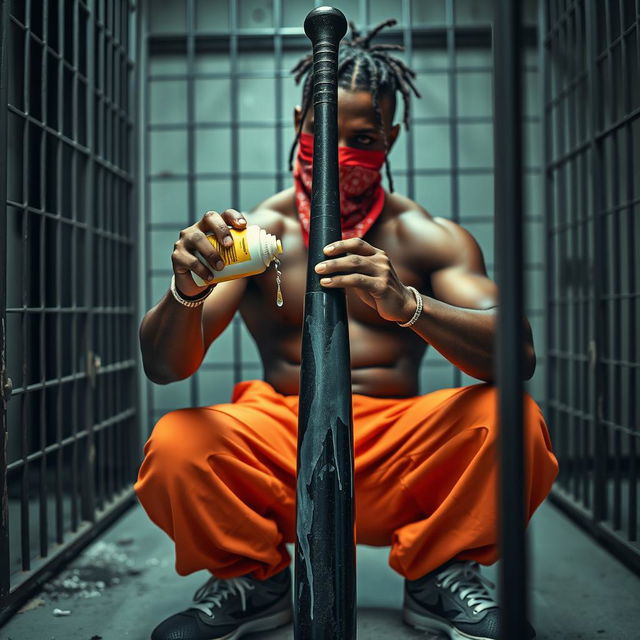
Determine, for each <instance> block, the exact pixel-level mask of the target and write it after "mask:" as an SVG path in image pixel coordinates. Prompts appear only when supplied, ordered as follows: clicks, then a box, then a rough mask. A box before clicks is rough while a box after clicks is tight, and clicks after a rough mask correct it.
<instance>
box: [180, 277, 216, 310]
mask: <svg viewBox="0 0 640 640" xmlns="http://www.w3.org/2000/svg"><path fill="white" fill-rule="evenodd" d="M213 289H214V287H211V288H210V289H209V290H208V291H206V292H205V294H204V295H203V296H202V297H200V298H197V299H196V300H185V299H184V298H183V297H182V296H181V295H180V294H179V293H178V289H176V274H175V273H174V274H173V276H172V277H171V293H172V294H173V297H174V298H175V299H176V300H177V301H178V302H179V303H180V304H182V305H184V306H185V307H199V306H200V305H201V304H202V303H203V302H204V301H205V300H206V299H207V298H208V297H209V295H210V294H211V292H212V291H213Z"/></svg>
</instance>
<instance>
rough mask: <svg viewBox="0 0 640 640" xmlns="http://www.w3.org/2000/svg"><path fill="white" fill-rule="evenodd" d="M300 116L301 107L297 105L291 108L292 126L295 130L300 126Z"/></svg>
mask: <svg viewBox="0 0 640 640" xmlns="http://www.w3.org/2000/svg"><path fill="white" fill-rule="evenodd" d="M300 118H302V107H301V106H300V105H297V106H295V107H294V108H293V126H294V128H295V131H296V132H297V131H298V127H299V126H300Z"/></svg>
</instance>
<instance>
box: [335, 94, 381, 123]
mask: <svg viewBox="0 0 640 640" xmlns="http://www.w3.org/2000/svg"><path fill="white" fill-rule="evenodd" d="M378 102H379V105H380V112H381V114H382V119H383V121H384V122H388V121H389V120H390V119H391V118H392V117H393V113H392V104H391V99H390V97H389V96H388V95H387V94H383V95H381V96H380V97H379V99H378ZM338 119H339V120H341V121H353V122H354V123H355V122H358V123H362V124H367V125H371V126H374V127H375V126H376V112H375V109H374V106H373V95H372V94H371V93H370V92H369V91H361V90H360V91H350V90H348V89H344V88H342V87H338Z"/></svg>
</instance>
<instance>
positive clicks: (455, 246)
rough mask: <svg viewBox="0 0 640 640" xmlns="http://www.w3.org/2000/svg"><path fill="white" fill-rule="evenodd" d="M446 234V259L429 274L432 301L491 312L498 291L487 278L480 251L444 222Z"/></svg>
mask: <svg viewBox="0 0 640 640" xmlns="http://www.w3.org/2000/svg"><path fill="white" fill-rule="evenodd" d="M442 226H445V228H446V230H447V232H448V238H449V242H448V243H447V244H448V245H449V246H448V251H447V252H446V253H447V254H448V257H447V258H445V260H444V261H443V262H444V264H443V266H441V268H439V269H436V270H435V271H433V272H432V274H431V288H432V291H433V294H434V297H435V298H437V299H438V300H441V301H442V302H446V303H447V304H451V305H455V306H457V307H463V308H466V309H491V308H492V307H495V306H497V304H498V287H497V286H496V284H495V282H493V280H491V279H490V278H489V277H488V276H487V270H486V267H485V263H484V257H483V255H482V250H481V249H480V246H479V245H478V243H477V241H476V240H475V238H474V237H473V236H472V235H471V234H470V233H469V232H468V231H466V230H465V229H463V228H462V227H460V226H459V225H457V224H455V223H453V222H450V221H446V222H445V221H443V223H442Z"/></svg>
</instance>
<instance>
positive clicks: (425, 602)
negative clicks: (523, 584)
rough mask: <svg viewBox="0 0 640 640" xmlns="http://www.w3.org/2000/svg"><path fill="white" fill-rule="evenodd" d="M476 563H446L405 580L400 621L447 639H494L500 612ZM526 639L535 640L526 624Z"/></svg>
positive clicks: (496, 634) (489, 583)
mask: <svg viewBox="0 0 640 640" xmlns="http://www.w3.org/2000/svg"><path fill="white" fill-rule="evenodd" d="M488 587H492V588H493V587H494V585H493V583H492V582H490V581H489V580H487V578H485V577H484V576H482V575H481V574H480V566H479V564H478V563H477V562H470V561H468V562H464V561H461V560H455V559H454V560H450V561H449V562H447V563H445V564H443V565H442V566H441V567H439V568H438V569H435V570H434V571H432V572H430V573H428V574H427V575H425V576H423V577H422V578H419V579H418V580H405V589H404V606H403V612H402V614H403V619H404V621H405V622H406V623H407V624H409V625H411V626H412V627H414V628H416V629H422V630H424V631H432V632H437V633H441V634H442V633H444V634H445V637H447V638H450V640H496V639H497V638H498V634H499V631H500V629H499V627H500V609H499V607H498V603H497V602H496V601H495V600H494V598H493V597H492V595H491V592H490V591H489V589H488ZM527 628H528V633H527V636H526V637H527V639H531V638H535V635H536V634H535V631H534V630H533V627H532V626H531V625H530V624H528V623H527Z"/></svg>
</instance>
